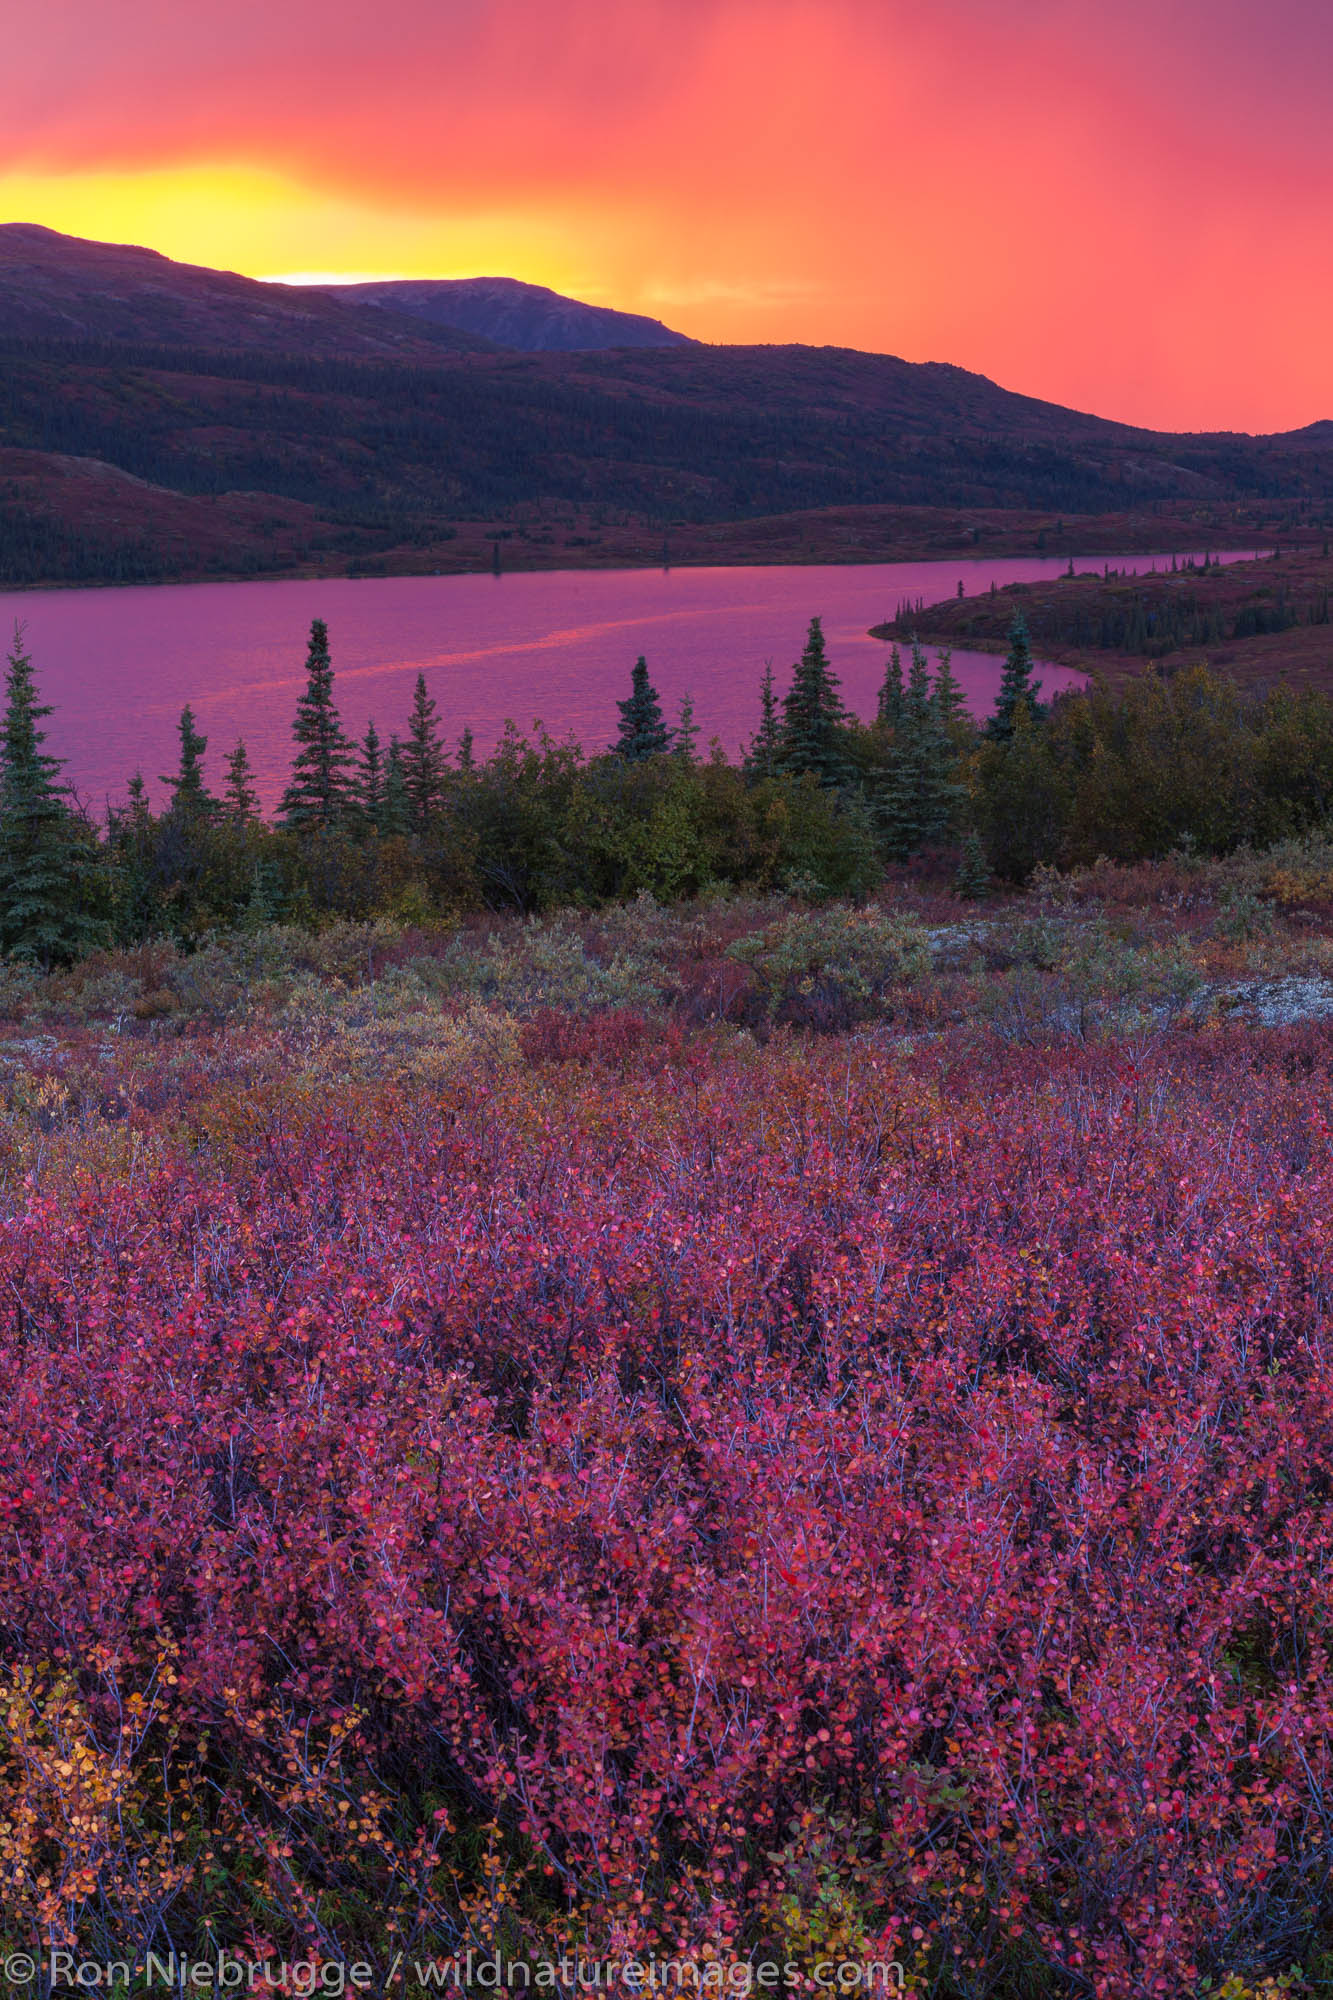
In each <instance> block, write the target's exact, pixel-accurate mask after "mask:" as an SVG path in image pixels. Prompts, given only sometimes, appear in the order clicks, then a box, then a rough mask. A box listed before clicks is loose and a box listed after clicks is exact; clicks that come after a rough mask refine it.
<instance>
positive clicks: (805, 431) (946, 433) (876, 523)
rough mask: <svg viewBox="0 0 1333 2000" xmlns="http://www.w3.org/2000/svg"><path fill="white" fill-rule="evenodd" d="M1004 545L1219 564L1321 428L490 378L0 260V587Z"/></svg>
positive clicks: (715, 385) (636, 374)
mask: <svg viewBox="0 0 1333 2000" xmlns="http://www.w3.org/2000/svg"><path fill="white" fill-rule="evenodd" d="M115 474H119V475H121V480H120V484H119V485H117V484H116V482H115V479H114V477H113V476H112V475H115ZM136 481H137V482H140V483H139V484H138V485H136V484H135V482H136ZM149 489H152V491H153V493H154V495H155V496H156V497H155V498H154V499H153V500H152V502H151V505H150V503H149V501H148V499H147V498H146V497H145V496H146V494H147V492H148V490H149ZM1020 514H1021V515H1022V516H1023V517H1024V518H1025V521H1026V522H1027V523H1028V524H1033V523H1034V520H1035V522H1036V523H1039V524H1038V525H1030V527H1029V530H1028V532H1029V533H1030V535H1034V536H1035V537H1036V538H1037V539H1036V545H1038V546H1047V545H1049V546H1050V547H1051V548H1052V549H1053V550H1060V551H1064V550H1066V549H1070V548H1071V547H1072V548H1075V549H1079V550H1081V551H1086V550H1087V549H1088V548H1089V547H1098V546H1101V547H1107V546H1108V545H1107V543H1106V542H1105V540H1104V538H1099V536H1098V534H1097V532H1096V527H1095V523H1096V521H1097V520H1098V519H1106V520H1108V521H1110V520H1114V521H1115V522H1116V523H1117V524H1119V525H1118V527H1117V533H1118V534H1120V535H1122V536H1125V537H1129V538H1130V539H1128V540H1120V541H1118V542H1117V543H1116V544H1115V546H1127V547H1135V548H1142V547H1144V546H1151V545H1152V542H1153V536H1152V533H1151V532H1149V529H1148V527H1147V526H1146V524H1148V523H1150V522H1151V521H1152V520H1154V519H1157V518H1162V519H1163V525H1162V528H1161V533H1162V535H1163V537H1164V539H1163V541H1162V542H1161V543H1159V546H1167V547H1170V546H1176V545H1183V544H1178V543H1177V540H1176V537H1177V536H1178V535H1183V534H1186V533H1188V523H1189V522H1190V521H1191V520H1193V521H1194V522H1196V523H1198V524H1199V526H1198V541H1199V543H1200V544H1201V543H1202V541H1203V540H1207V541H1209V542H1211V544H1212V545H1213V546H1217V543H1218V539H1219V537H1220V536H1221V535H1222V534H1224V533H1227V534H1230V535H1232V536H1234V537H1235V539H1236V540H1237V541H1238V542H1243V541H1244V540H1246V539H1249V538H1250V537H1251V536H1253V535H1255V534H1256V533H1257V532H1259V531H1261V530H1262V529H1264V528H1265V526H1268V525H1272V526H1278V527H1281V528H1282V529H1283V530H1290V529H1291V528H1292V527H1294V526H1299V525H1301V524H1302V523H1303V524H1305V525H1307V526H1308V525H1309V524H1311V523H1312V522H1314V521H1319V522H1322V521H1323V520H1324V519H1325V517H1333V425H1331V424H1328V423H1317V424H1313V425H1311V426H1309V427H1308V428H1307V429H1305V430H1303V431H1297V432H1292V433H1288V434H1285V435H1281V436H1276V437H1248V436H1243V435H1239V434H1217V435H1197V436H1195V435H1186V436H1173V435H1169V434H1164V433H1155V432H1149V431H1141V430H1135V429H1133V428H1132V427H1130V426H1127V425H1123V424H1118V423H1115V422H1113V421H1110V420H1108V419H1105V418H1101V417H1096V416H1091V415H1088V414H1086V413H1083V412H1079V411H1073V410H1066V409H1063V408H1061V407H1060V406H1058V405H1056V404H1052V403H1047V402H1042V401H1040V400H1037V399H1034V398H1032V397H1027V396H1021V395H1016V394H1014V393H1012V392H1010V391H1008V390H1005V389H1003V388H1001V387H999V386H998V385H997V384H996V383H994V382H991V381H989V380H988V379H987V378H986V377H984V376H981V375H977V374H973V373H969V372H968V371H967V370H965V369H962V368H957V367H953V366H949V365H947V364H939V363H914V362H907V361H902V360H899V359H896V358H895V357H893V356H890V355H877V354H863V353H859V352H856V351H853V350H849V349H840V348H812V347H708V346H701V345H693V344H689V345H677V346H673V347H662V348H650V347H639V348H633V347H620V348H618V349H615V350H609V351H587V350H583V351H568V352H562V351H544V352H515V351H512V350H505V349H503V348H501V347H499V346H498V345H497V344H495V343H494V342H492V341H489V340H486V339H483V337H482V336H480V335H479V334H472V333H465V332H458V331H455V330H451V329H449V328H446V327H442V326H436V325H432V324H431V323H429V322H427V321H425V320H423V319H420V318H413V317H411V316H410V315H408V314H407V313H405V312H401V311H399V310H398V309H397V308H396V307H390V306H385V305H369V304H357V303H352V302H349V301H348V300H346V299H343V298H334V297H331V296H328V295H326V294H323V293H320V292H305V291H303V290H299V289H292V288H287V287H281V286H274V285H267V284H259V283H256V282H255V281H252V280H249V279H244V278H237V277H234V276H232V275H230V274H227V273H218V272H210V271H206V270H202V269H199V268H197V267H193V266H186V265H179V264H173V263H171V262H170V261H169V260H167V259H165V258H161V257H157V256H156V255H154V254H153V253H151V252H147V251H140V250H132V249H120V248H117V247H115V246H108V245H99V244H88V243H84V242H80V241H77V240H73V239H68V238H63V237H60V236H57V235H55V234H54V233H53V232H51V231H49V230H36V229H32V228H29V227H27V226H25V225H11V226H9V227H8V228H6V229H0V582H9V583H38V582H46V581H95V580H99V579H116V578H121V577H128V576H145V575H151V576H155V577H156V576H184V575H227V574H252V573H254V571H255V570H256V569H262V570H269V571H273V572H279V571H286V572H290V571H291V570H292V569H300V568H303V567H304V568H316V569H319V568H327V567H344V568H345V567H347V566H348V565H349V564H355V565H358V566H362V567H364V566H371V567H388V568H433V569H445V568H455V567H473V566H475V564H476V562H477V561H478V560H479V559H484V558H485V556H487V555H489V554H490V551H491V546H492V544H493V543H494V542H505V543H506V544H507V545H508V546H507V550H506V560H508V561H510V562H511V563H514V564H521V565H523V566H529V565H533V566H535V565H543V564H547V563H554V562H563V563H582V562H594V561H601V562H616V561H619V562H626V561H629V562H633V561H640V562H641V561H660V560H661V559H662V556H663V553H664V552H665V550H666V549H667V548H668V547H670V549H671V550H672V551H673V559H677V560H680V559H691V556H690V554H689V552H691V551H694V552H697V553H696V554H695V555H694V556H693V558H692V559H701V560H706V559H708V554H707V551H708V550H712V551H713V552H714V553H713V559H715V560H716V559H718V553H719V552H720V551H721V550H722V549H724V548H725V550H726V552H727V555H726V559H731V560H737V559H740V560H744V559H747V558H748V559H759V558H760V557H761V556H762V554H763V552H764V551H765V550H771V549H773V548H774V547H776V546H779V545H781V546H783V547H784V548H785V549H786V550H787V551H789V555H788V559H791V554H790V552H791V551H793V550H795V551H798V552H799V554H800V555H803V556H804V557H805V558H806V559H811V560H821V559H822V560H838V559H840V558H843V559H845V558H846V557H847V556H848V555H849V554H854V555H855V556H856V557H857V558H859V559H867V558H873V557H875V556H878V557H879V558H881V559H886V558H888V557H890V556H892V555H895V554H897V553H899V552H900V551H901V550H902V549H903V548H904V546H905V545H904V544H903V543H902V542H900V541H895V539H894V535H895V532H896V531H895V530H894V528H893V527H892V525H891V523H892V522H893V521H902V520H904V519H905V518H906V517H907V516H908V515H911V517H912V523H913V525H912V530H911V549H912V550H913V551H916V550H918V549H920V548H921V547H922V546H930V547H931V548H932V549H933V551H934V552H939V553H943V552H945V551H947V550H951V549H957V550H959V551H960V552H962V551H966V550H968V549H971V548H974V547H977V546H986V547H995V548H997V547H999V546H1000V545H1001V544H1002V543H1003V541H1004V536H1003V533H1001V535H1000V537H999V539H998V540H997V539H996V521H997V519H998V520H999V521H1001V522H1003V521H1005V520H1013V521H1015V522H1016V521H1017V519H1018V516H1019V515H1020ZM931 515H933V517H934V519H935V523H936V528H935V530H932V529H931V528H930V527H929V525H928V517H929V516H931ZM1168 516H1169V517H1170V520H1171V522H1172V523H1173V524H1174V525H1173V526H1172V527H1171V528H1170V530H1168V526H1167V523H1166V520H1165V518H1163V517H1168ZM266 520H267V521H272V522H273V523H274V524H279V523H280V524H281V525H280V526H278V525H275V526H274V527H273V528H272V530H271V531H269V530H265V529H264V528H263V527H262V526H260V525H258V524H259V523H262V522H264V521H266ZM1075 520H1081V522H1082V525H1081V526H1080V527H1079V528H1078V529H1077V531H1076V532H1075V531H1074V530H1073V529H1072V528H1071V527H1070V526H1069V525H1068V524H1070V523H1072V522H1073V521H1075ZM835 521H836V522H837V523H838V524H839V525H838V526H837V528H836V530H835V528H834V527H833V525H832V524H833V523H834V522H835ZM783 522H785V523H788V524H790V527H789V529H788V530H783V529H781V528H780V527H778V526H775V523H777V524H781V523H783ZM849 523H850V524H851V525H850V527H849V525H848V524H849ZM1204 523H1208V524H1209V525H1208V526H1207V528H1206V529H1205V527H1204V525H1203V524H1204ZM1228 523H1229V524H1230V525H1229V526H1228V525H1227V524H1228ZM206 525H207V532H205V526H206ZM1168 532H1169V534H1170V539H1165V538H1166V537H1167V536H1168ZM1044 536H1048V537H1049V540H1048V541H1047V540H1043V539H1042V538H1043V537H1044ZM1021 546H1025V547H1028V548H1031V547H1032V546H1034V541H1033V540H1032V539H1031V538H1029V539H1026V540H1025V541H1024V542H1022V543H1021ZM680 551H685V552H686V554H684V555H682V554H680V553H679V552H680Z"/></svg>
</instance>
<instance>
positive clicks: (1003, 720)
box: [986, 611, 1044, 743]
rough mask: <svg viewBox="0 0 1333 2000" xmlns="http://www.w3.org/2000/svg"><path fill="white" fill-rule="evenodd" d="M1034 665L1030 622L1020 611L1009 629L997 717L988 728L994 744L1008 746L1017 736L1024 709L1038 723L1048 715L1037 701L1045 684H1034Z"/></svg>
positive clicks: (988, 733)
mask: <svg viewBox="0 0 1333 2000" xmlns="http://www.w3.org/2000/svg"><path fill="white" fill-rule="evenodd" d="M1032 664H1033V662H1032V646H1031V643H1030V642H1029V639H1028V628H1027V620H1026V619H1025V618H1024V616H1023V614H1022V612H1021V611H1016V612H1015V613H1014V622H1013V624H1012V625H1011V626H1010V627H1009V652H1008V654H1007V656H1006V658H1005V662H1004V672H1003V674H1002V675H1001V676H1000V692H999V695H998V696H997V698H996V702H995V713H994V714H993V715H992V717H991V719H990V721H989V722H988V723H987V724H986V734H987V736H989V737H990V738H991V739H992V740H993V741H994V742H997V743H1006V742H1008V740H1009V738H1010V737H1011V736H1012V735H1013V733H1014V719H1015V716H1016V714H1017V712H1018V710H1019V709H1020V708H1022V709H1025V710H1026V711H1027V713H1028V715H1029V716H1030V717H1031V719H1032V720H1033V721H1034V722H1036V721H1039V720H1040V719H1041V716H1042V715H1043V713H1044V710H1043V709H1042V707H1041V705H1040V704H1039V702H1038V700H1037V696H1038V695H1039V694H1040V693H1041V682H1040V681H1034V680H1033V678H1032Z"/></svg>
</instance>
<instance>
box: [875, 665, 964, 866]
mask: <svg viewBox="0 0 1333 2000" xmlns="http://www.w3.org/2000/svg"><path fill="white" fill-rule="evenodd" d="M961 802H962V788H961V786H960V785H959V784H958V783H957V781H956V779H955V776H954V747H953V744H952V743H951V742H950V740H949V738H948V736H947V735H946V734H945V731H944V727H943V725H942V723H941V720H940V714H939V710H938V707H937V705H936V701H935V694H934V690H932V688H931V685H930V675H929V671H928V669H927V666H926V656H925V654H924V653H923V652H922V650H921V648H920V646H917V645H914V646H913V647H912V664H911V668H910V670H909V672H908V677H907V686H906V689H905V691H904V694H903V703H902V713H901V715H900V717H899V721H898V727H897V729H896V730H895V731H894V740H893V748H892V750H891V751H890V753H889V757H888V760H887V763H886V765H885V768H884V774H883V777H882V779H881V781H880V784H879V787H878V792H877V797H876V800H875V805H876V817H877V819H878V821H879V825H880V830H881V834H882V837H883V840H884V845H885V848H886V849H887V851H888V853H889V854H890V855H892V856H893V857H894V859H895V860H906V859H907V858H908V857H909V856H910V855H913V854H915V853H917V852H918V850H919V849H921V848H922V847H929V846H931V845H932V844H933V843H935V842H938V841H941V840H944V839H947V838H948V836H949V834H950V832H951V831H952V828H953V825H954V821H955V819H956V816H957V812H958V809H959V806H960V805H961Z"/></svg>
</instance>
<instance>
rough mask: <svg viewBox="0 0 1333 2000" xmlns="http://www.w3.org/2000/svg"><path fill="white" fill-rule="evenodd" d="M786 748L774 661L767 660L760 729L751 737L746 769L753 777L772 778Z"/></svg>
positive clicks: (760, 708) (761, 702) (760, 712)
mask: <svg viewBox="0 0 1333 2000" xmlns="http://www.w3.org/2000/svg"><path fill="white" fill-rule="evenodd" d="M781 747H782V725H781V723H780V722H779V720H778V698H777V696H776V695H775V694H774V692H773V662H772V661H771V660H765V661H764V677H763V679H762V680H761V681H760V683H759V727H758V728H757V729H756V730H755V732H754V735H753V736H752V737H751V738H750V747H749V749H748V751H747V752H746V755H745V769H746V772H747V773H748V775H749V776H750V777H752V778H771V777H772V776H773V773H774V771H775V770H776V769H777V764H778V755H779V752H780V750H781Z"/></svg>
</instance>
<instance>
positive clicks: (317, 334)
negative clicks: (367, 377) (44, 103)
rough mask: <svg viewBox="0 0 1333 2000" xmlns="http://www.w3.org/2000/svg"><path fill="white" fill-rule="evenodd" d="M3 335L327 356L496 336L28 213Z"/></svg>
mask: <svg viewBox="0 0 1333 2000" xmlns="http://www.w3.org/2000/svg"><path fill="white" fill-rule="evenodd" d="M0 335H7V336H11V337H12V336H18V337H20V338H23V339H30V340H32V339H35V340H88V339H93V340H102V341H116V342H131V343H135V344H138V345H142V344H145V343H147V344H150V345H154V346H166V345H172V346H182V345H183V346H188V347H209V348H243V349H245V350H246V351H248V352H251V353H263V354H291V353H301V354H309V355H312V356H315V355H317V356H321V357H324V358H328V359H332V358H333V357H335V356H348V357H354V356H358V355H359V356H362V357H364V358H367V359H369V358H375V359H388V358H391V357H395V356H397V357H402V358H409V357H413V356H416V357H430V356H437V355H439V354H440V353H441V351H455V352H472V351H475V350H476V349H478V348H481V347H485V346H487V345H488V343H486V342H484V341H482V340H480V339H478V338H477V337H476V336H474V335H471V334H465V333H458V332H455V331H454V330H452V329H450V328H445V327H441V326H430V325H426V324H423V322H422V321H421V320H420V319H407V318H404V317H402V316H401V315H400V314H398V313H395V312H393V311H392V310H389V309H380V310H375V309H372V308H370V307H365V306H361V307H358V306H356V305H354V304H348V303H346V302H345V301H343V300H341V299H333V298H330V297H328V296H327V295H326V294H324V293H322V292H315V291H309V292H308V291H305V290H303V289H296V288H294V287H291V286H287V285H265V284H260V283H259V282H258V281H257V280H256V279H254V278H242V277H238V276H237V275H236V274H235V273H234V272H231V271H210V270H208V269H206V268H205V267H204V266H202V265H197V264H177V263H173V262H172V260H171V259H170V258H169V257H162V256H159V255H158V253H157V251H156V250H141V249H138V248H136V247H134V246H133V245H131V244H122V243H92V242H87V241H85V240H84V239H83V238H81V237H77V236H61V235H59V234H58V233H57V231H55V230H54V229H42V228H40V227H39V226H38V225H37V224H36V223H30V222H10V223H5V224H3V225H0Z"/></svg>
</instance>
